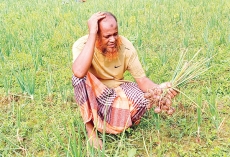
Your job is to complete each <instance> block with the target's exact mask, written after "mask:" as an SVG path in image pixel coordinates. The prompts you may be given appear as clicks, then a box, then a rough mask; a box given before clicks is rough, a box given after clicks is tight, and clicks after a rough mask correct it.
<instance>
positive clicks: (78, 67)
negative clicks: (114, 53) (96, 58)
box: [72, 34, 97, 78]
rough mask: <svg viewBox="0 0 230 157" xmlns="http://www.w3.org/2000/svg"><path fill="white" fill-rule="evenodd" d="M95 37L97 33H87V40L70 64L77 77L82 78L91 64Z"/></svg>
mask: <svg viewBox="0 0 230 157" xmlns="http://www.w3.org/2000/svg"><path fill="white" fill-rule="evenodd" d="M96 37H97V34H89V37H88V39H87V42H86V44H85V46H84V48H83V50H82V52H81V53H80V54H79V56H78V57H77V58H76V59H75V61H74V63H73V65H72V70H73V73H74V75H75V76H76V77H78V78H83V77H84V76H85V75H86V74H87V72H88V70H89V68H90V66H91V63H92V60H93V54H94V47H95V41H96Z"/></svg>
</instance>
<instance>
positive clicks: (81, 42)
mask: <svg viewBox="0 0 230 157" xmlns="http://www.w3.org/2000/svg"><path fill="white" fill-rule="evenodd" d="M87 38H88V35H86V36H83V37H81V38H80V39H78V40H77V41H76V42H75V43H74V44H73V47H72V53H73V62H74V61H75V59H76V58H77V57H78V56H79V54H80V53H81V51H82V50H83V48H84V46H85V44H86V41H87Z"/></svg>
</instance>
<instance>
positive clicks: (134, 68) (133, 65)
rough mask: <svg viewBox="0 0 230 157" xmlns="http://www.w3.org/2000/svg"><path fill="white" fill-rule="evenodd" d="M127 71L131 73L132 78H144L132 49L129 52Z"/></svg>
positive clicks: (139, 63) (135, 53) (141, 68)
mask: <svg viewBox="0 0 230 157" xmlns="http://www.w3.org/2000/svg"><path fill="white" fill-rule="evenodd" d="M127 70H128V71H129V72H130V73H131V75H132V76H133V77H134V78H142V77H145V76H146V75H145V71H144V69H143V67H142V65H141V62H140V60H139V58H138V54H137V52H136V50H135V49H134V48H133V49H132V50H131V54H130V58H129V61H128V69H127Z"/></svg>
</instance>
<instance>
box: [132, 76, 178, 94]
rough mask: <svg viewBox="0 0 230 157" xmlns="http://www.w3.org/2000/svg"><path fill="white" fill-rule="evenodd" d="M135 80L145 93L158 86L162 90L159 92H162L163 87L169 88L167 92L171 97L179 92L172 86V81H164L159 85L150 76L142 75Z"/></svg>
mask: <svg viewBox="0 0 230 157" xmlns="http://www.w3.org/2000/svg"><path fill="white" fill-rule="evenodd" d="M135 80H136V82H137V84H138V87H139V88H140V89H141V90H142V91H143V92H145V93H146V92H149V90H150V89H154V88H157V89H160V90H161V91H160V92H159V94H160V93H162V90H163V89H168V91H167V94H168V95H169V96H170V98H174V97H175V96H176V95H177V94H178V92H177V91H175V90H173V89H172V88H171V83H169V82H164V83H162V84H159V85H158V84H156V83H154V82H153V81H151V80H150V79H149V78H148V77H142V78H138V79H135Z"/></svg>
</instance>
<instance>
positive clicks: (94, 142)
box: [88, 135, 103, 150]
mask: <svg viewBox="0 0 230 157" xmlns="http://www.w3.org/2000/svg"><path fill="white" fill-rule="evenodd" d="M88 137H89V140H88V142H89V144H90V145H91V146H92V147H94V148H96V149H100V150H102V147H103V143H102V140H101V139H100V138H99V137H97V136H94V135H92V136H88Z"/></svg>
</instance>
